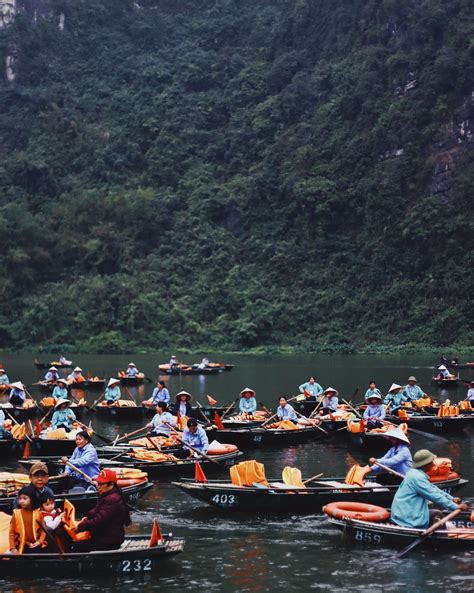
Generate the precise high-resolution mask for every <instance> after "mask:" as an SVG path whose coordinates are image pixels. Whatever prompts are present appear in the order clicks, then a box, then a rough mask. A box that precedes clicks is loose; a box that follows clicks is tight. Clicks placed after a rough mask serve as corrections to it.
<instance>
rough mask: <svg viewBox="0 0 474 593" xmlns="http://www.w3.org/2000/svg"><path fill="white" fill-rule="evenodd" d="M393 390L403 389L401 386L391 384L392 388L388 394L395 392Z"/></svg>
mask: <svg viewBox="0 0 474 593" xmlns="http://www.w3.org/2000/svg"><path fill="white" fill-rule="evenodd" d="M395 389H403V387H402V386H401V385H398V384H397V383H392V386H391V387H390V389H389V390H388V392H389V393H391V392H392V391H395Z"/></svg>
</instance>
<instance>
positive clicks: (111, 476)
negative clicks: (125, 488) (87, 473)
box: [95, 468, 117, 484]
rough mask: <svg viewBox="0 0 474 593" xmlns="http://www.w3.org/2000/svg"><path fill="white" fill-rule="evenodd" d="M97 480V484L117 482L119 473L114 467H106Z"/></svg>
mask: <svg viewBox="0 0 474 593" xmlns="http://www.w3.org/2000/svg"><path fill="white" fill-rule="evenodd" d="M95 481H96V482H97V484H109V483H110V482H113V483H114V484H116V483H117V474H116V473H115V472H114V470H113V469H108V468H106V469H103V470H101V471H100V473H99V475H98V476H97V478H96V479H95Z"/></svg>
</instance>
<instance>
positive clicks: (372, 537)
mask: <svg viewBox="0 0 474 593" xmlns="http://www.w3.org/2000/svg"><path fill="white" fill-rule="evenodd" d="M354 538H355V540H356V541H358V542H368V543H374V544H380V542H381V541H382V538H381V537H380V535H377V534H376V533H370V532H369V531H356V532H355V536H354Z"/></svg>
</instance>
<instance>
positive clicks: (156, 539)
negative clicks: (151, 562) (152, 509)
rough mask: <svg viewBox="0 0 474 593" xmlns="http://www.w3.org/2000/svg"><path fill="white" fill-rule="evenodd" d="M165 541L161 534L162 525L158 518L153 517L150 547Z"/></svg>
mask: <svg viewBox="0 0 474 593" xmlns="http://www.w3.org/2000/svg"><path fill="white" fill-rule="evenodd" d="M161 543H163V536H162V535H161V529H160V525H159V523H158V521H157V519H153V528H152V530H151V535H150V541H149V542H148V547H149V548H155V547H156V546H157V545H158V544H161Z"/></svg>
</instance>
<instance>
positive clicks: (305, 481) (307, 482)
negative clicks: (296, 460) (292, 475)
mask: <svg viewBox="0 0 474 593" xmlns="http://www.w3.org/2000/svg"><path fill="white" fill-rule="evenodd" d="M321 476H324V474H323V473H320V474H317V475H316V476H313V477H312V478H308V479H307V480H303V484H305V485H306V484H309V483H310V482H312V481H313V480H317V479H318V478H320V477H321Z"/></svg>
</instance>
